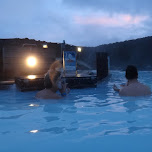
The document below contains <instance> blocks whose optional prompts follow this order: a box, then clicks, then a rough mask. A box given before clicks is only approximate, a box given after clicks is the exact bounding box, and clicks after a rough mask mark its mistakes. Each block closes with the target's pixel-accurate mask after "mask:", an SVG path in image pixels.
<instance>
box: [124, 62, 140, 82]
mask: <svg viewBox="0 0 152 152" xmlns="http://www.w3.org/2000/svg"><path fill="white" fill-rule="evenodd" d="M126 78H127V79H137V78H138V71H137V68H136V67H135V66H133V65H128V66H127V69H126Z"/></svg>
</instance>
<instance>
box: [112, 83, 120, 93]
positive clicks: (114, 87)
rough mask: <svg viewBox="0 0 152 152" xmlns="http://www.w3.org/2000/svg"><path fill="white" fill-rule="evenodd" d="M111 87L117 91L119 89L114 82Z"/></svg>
mask: <svg viewBox="0 0 152 152" xmlns="http://www.w3.org/2000/svg"><path fill="white" fill-rule="evenodd" d="M113 89H114V90H115V91H117V92H119V91H120V89H119V88H118V87H117V86H116V85H115V84H114V85H113Z"/></svg>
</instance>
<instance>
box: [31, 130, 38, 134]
mask: <svg viewBox="0 0 152 152" xmlns="http://www.w3.org/2000/svg"><path fill="white" fill-rule="evenodd" d="M30 132H31V133H37V132H38V130H31V131H30Z"/></svg>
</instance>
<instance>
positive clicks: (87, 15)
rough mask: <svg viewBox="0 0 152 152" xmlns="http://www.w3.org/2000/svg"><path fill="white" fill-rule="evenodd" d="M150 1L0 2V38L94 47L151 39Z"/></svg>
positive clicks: (72, 0) (151, 4)
mask: <svg viewBox="0 0 152 152" xmlns="http://www.w3.org/2000/svg"><path fill="white" fill-rule="evenodd" d="M151 6H152V1H151V0H127V1H126V0H105V1H103V0H0V21H1V23H0V38H29V39H35V40H42V41H47V42H59V43H61V42H62V41H63V40H65V41H66V43H68V44H73V45H77V46H97V45H101V44H108V43H114V42H120V41H125V40H129V39H136V38H141V37H146V36H152V15H151V14H152V8H151Z"/></svg>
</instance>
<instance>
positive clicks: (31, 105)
mask: <svg viewBox="0 0 152 152" xmlns="http://www.w3.org/2000/svg"><path fill="white" fill-rule="evenodd" d="M29 106H30V107H38V106H39V105H38V104H33V103H31V104H29Z"/></svg>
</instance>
